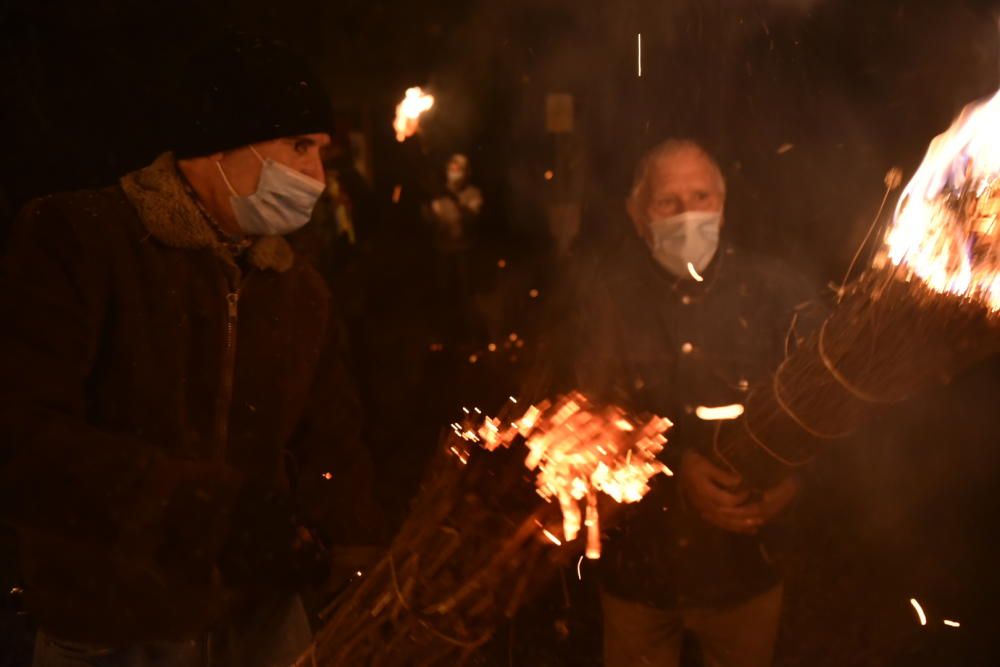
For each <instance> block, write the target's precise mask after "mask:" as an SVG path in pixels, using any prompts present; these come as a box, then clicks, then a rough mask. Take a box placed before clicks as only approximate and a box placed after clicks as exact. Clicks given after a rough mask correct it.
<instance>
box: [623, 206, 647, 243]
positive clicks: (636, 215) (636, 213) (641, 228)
mask: <svg viewBox="0 0 1000 667" xmlns="http://www.w3.org/2000/svg"><path fill="white" fill-rule="evenodd" d="M625 211H626V212H627V213H628V217H629V219H630V220H631V221H632V226H633V227H635V231H636V233H637V234H638V235H639V238H641V239H646V240H649V239H648V237H649V230H647V229H646V224H645V223H644V222H643V221H642V213H641V212H640V210H639V206H638V204H636V202H635V197H626V198H625Z"/></svg>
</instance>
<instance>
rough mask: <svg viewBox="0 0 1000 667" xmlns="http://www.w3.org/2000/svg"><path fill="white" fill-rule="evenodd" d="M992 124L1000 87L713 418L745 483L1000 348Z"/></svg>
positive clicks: (999, 174)
mask: <svg viewBox="0 0 1000 667" xmlns="http://www.w3.org/2000/svg"><path fill="white" fill-rule="evenodd" d="M998 123H1000V93H998V94H997V95H996V96H994V97H993V98H992V99H990V100H988V101H985V102H981V103H975V104H972V105H969V106H968V107H966V109H965V110H964V111H963V112H962V114H961V115H960V116H959V117H958V119H956V121H955V122H954V123H953V125H952V127H951V128H950V129H949V130H948V131H947V132H945V133H944V134H942V135H940V136H938V137H937V138H935V139H934V141H933V142H932V143H931V145H930V148H929V149H928V152H927V155H926V156H925V158H924V161H923V163H922V164H921V166H920V168H919V169H918V170H917V172H916V173H915V174H914V176H913V179H912V180H911V182H910V183H909V185H908V186H907V187H906V188H905V189H904V191H903V193H902V194H901V196H900V199H899V203H898V205H897V207H896V209H895V213H894V216H893V219H892V222H891V224H890V226H889V228H888V229H887V230H886V233H885V235H884V237H883V243H882V245H881V247H880V248H879V251H878V252H877V253H876V254H875V257H874V259H873V262H872V264H871V266H870V267H869V268H868V269H867V270H866V271H865V272H863V273H862V274H861V275H860V276H859V277H858V278H857V279H856V280H854V281H853V282H850V283H847V284H845V285H844V286H843V287H842V288H841V290H840V294H839V300H838V303H837V304H836V306H835V307H834V309H833V310H832V312H831V313H830V315H829V316H828V317H827V318H826V320H825V321H824V322H823V324H822V326H821V327H820V328H819V329H818V331H815V332H814V333H812V334H811V335H810V336H809V337H807V338H806V339H805V340H804V341H801V342H800V344H799V345H798V347H797V349H796V350H795V351H794V352H793V353H791V354H790V355H788V356H787V357H786V359H785V360H784V362H783V363H782V364H781V366H780V367H779V368H778V369H777V371H776V372H775V373H774V375H773V376H772V377H771V381H770V382H766V383H763V384H762V385H761V386H760V387H758V388H757V390H755V391H754V392H753V393H752V394H751V395H750V396H748V398H747V401H746V405H745V411H744V413H743V417H742V418H741V419H739V420H738V421H736V422H731V423H729V424H726V425H725V426H723V427H720V429H719V431H718V432H717V438H716V443H715V451H716V455H717V457H718V458H719V459H720V460H721V461H723V462H725V463H727V464H728V465H729V466H730V467H731V468H733V469H734V470H735V471H737V472H739V473H740V474H741V475H742V476H743V478H744V480H746V482H747V483H748V485H750V486H754V487H758V488H766V487H767V486H769V485H771V484H773V483H774V482H775V481H777V480H778V479H780V478H781V477H782V476H784V475H787V474H788V473H789V471H790V470H792V469H794V468H795V467H797V466H800V465H803V464H805V463H807V462H808V461H810V460H811V459H812V458H813V457H814V456H815V455H816V454H817V453H819V452H820V451H822V449H823V447H824V445H825V443H826V441H830V440H835V439H838V438H842V437H844V436H847V435H850V434H851V433H853V432H855V431H856V430H857V429H858V428H859V427H860V426H862V425H863V424H864V422H865V421H866V420H868V419H870V418H871V417H872V416H873V415H874V414H875V413H876V411H877V409H878V407H879V406H880V405H884V404H887V403H895V402H899V401H903V400H905V399H906V398H907V397H909V396H911V395H913V394H914V393H916V392H918V391H920V390H921V389H923V388H925V387H926V386H928V385H930V384H932V383H934V382H937V381H947V380H948V379H949V378H950V377H952V376H953V375H955V374H956V373H959V372H961V371H962V370H964V369H966V368H968V367H970V366H972V365H973V364H975V363H977V362H978V361H981V360H983V359H985V358H987V357H989V356H991V355H993V354H995V353H997V352H998V351H1000V315H998V312H1000V229H998V215H1000V134H998V133H997V131H996V127H997V126H998ZM887 185H890V189H891V184H889V183H888V182H887ZM887 196H888V191H887ZM845 283H846V281H845Z"/></svg>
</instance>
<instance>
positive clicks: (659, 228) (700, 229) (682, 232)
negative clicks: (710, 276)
mask: <svg viewBox="0 0 1000 667" xmlns="http://www.w3.org/2000/svg"><path fill="white" fill-rule="evenodd" d="M721 227H722V212H721V211H685V212H684V213H679V214H677V215H672V216H670V217H669V218H663V219H662V220H654V221H652V222H651V223H650V224H649V233H650V244H649V245H650V248H651V249H652V251H653V257H655V258H656V261H657V262H659V263H660V265H661V266H662V267H663V268H665V269H666V270H667V271H670V273H672V274H674V275H675V276H679V277H682V278H685V277H690V276H691V273H690V270H689V269H688V262H690V263H691V266H692V267H694V270H695V272H697V273H701V272H702V271H704V270H705V268H706V267H707V266H708V264H709V262H711V261H712V257H714V256H715V252H716V251H717V250H718V249H719V229H720V228H721Z"/></svg>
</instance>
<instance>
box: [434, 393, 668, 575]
mask: <svg viewBox="0 0 1000 667" xmlns="http://www.w3.org/2000/svg"><path fill="white" fill-rule="evenodd" d="M500 424H501V422H500V419H499V418H495V417H494V418H490V417H487V418H486V419H485V420H484V422H483V425H482V426H481V427H480V428H479V429H478V431H477V435H478V438H479V442H480V443H481V444H482V446H483V448H484V449H487V450H489V451H493V450H495V449H496V448H497V447H501V446H503V447H507V446H509V445H510V444H511V443H512V442H513V441H514V439H515V438H516V437H518V436H520V437H523V438H525V446H526V447H527V449H528V455H527V457H525V460H524V465H525V467H527V468H528V469H529V470H534V471H536V477H535V484H536V487H537V491H538V493H539V495H541V496H542V497H543V498H545V500H547V501H549V502H553V501H555V502H558V503H559V507H560V510H561V511H562V522H563V537H564V538H565V540H566V541H571V540H574V539H576V537H577V535H578V534H579V533H580V530H581V528H586V529H587V545H586V556H587V558H592V559H596V558H599V557H600V555H601V539H600V517H599V515H598V505H597V500H598V497H597V494H598V492H601V493H604V494H605V495H607V496H610V497H611V498H613V499H614V500H615V501H616V502H619V503H634V502H637V501H639V500H641V499H642V497H643V496H644V495H645V494H646V492H647V491H649V480H650V478H651V477H653V476H654V475H656V474H659V473H663V474H665V475H671V474H672V473H671V472H670V469H669V468H667V466H665V465H664V464H663V463H661V462H659V461H657V460H656V455H657V454H659V453H660V451H662V450H663V445H664V443H666V441H667V439H666V438H665V437H664V436H663V433H664V432H666V430H667V429H669V428H670V427H671V426H672V424H671V423H670V420H668V419H665V418H663V417H655V416H654V417H651V418H649V419H648V420H646V421H645V422H638V421H634V420H633V419H631V418H630V417H629V416H628V415H626V413H625V412H624V411H623V410H622V409H621V408H618V407H615V406H607V407H604V408H598V407H595V406H593V405H591V404H590V402H589V401H588V400H587V399H586V397H584V396H583V395H582V394H580V393H577V392H574V393H571V394H568V395H566V396H562V397H560V398H559V399H557V400H556V401H555V402H554V403H553V402H549V401H543V402H542V403H540V404H538V405H532V406H530V407H529V408H528V409H527V411H525V413H524V414H523V415H522V416H521V417H520V418H519V419H515V420H514V421H513V422H512V423H511V424H510V426H509V427H507V428H504V429H501V426H500ZM453 427H454V425H453ZM581 501H585V505H584V507H585V509H584V511H583V512H581V507H580V505H581ZM553 543H554V541H553Z"/></svg>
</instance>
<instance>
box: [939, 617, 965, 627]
mask: <svg viewBox="0 0 1000 667" xmlns="http://www.w3.org/2000/svg"><path fill="white" fill-rule="evenodd" d="M942 622H943V623H944V624H945V625H947V626H948V627H949V628H960V627H962V624H961V623H959V622H958V621H949V620H948V619H945V620H944V621H942Z"/></svg>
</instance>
